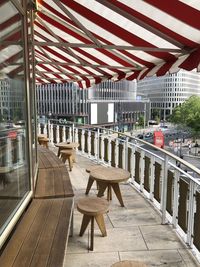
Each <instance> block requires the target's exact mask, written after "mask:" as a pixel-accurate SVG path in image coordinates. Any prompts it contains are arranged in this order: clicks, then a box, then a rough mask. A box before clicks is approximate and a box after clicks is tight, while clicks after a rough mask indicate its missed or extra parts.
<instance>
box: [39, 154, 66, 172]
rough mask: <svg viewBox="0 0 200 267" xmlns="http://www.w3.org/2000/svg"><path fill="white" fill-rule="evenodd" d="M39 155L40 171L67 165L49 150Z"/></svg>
mask: <svg viewBox="0 0 200 267" xmlns="http://www.w3.org/2000/svg"><path fill="white" fill-rule="evenodd" d="M47 150H48V149H47ZM38 155H39V169H41V168H58V167H61V166H65V164H64V163H63V162H62V161H61V160H60V159H59V158H58V157H57V156H56V155H55V154H54V153H53V152H52V151H50V150H48V151H47V152H45V153H43V152H41V151H38Z"/></svg>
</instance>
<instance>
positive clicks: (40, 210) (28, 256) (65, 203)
mask: <svg viewBox="0 0 200 267" xmlns="http://www.w3.org/2000/svg"><path fill="white" fill-rule="evenodd" d="M72 211H73V198H58V199H34V200H33V201H32V202H31V204H30V206H29V207H28V209H27V211H26V212H25V213H24V216H23V217H22V219H21V221H20V222H19V223H18V225H17V226H16V229H15V231H14V232H13V235H12V236H11V239H10V240H9V241H8V243H7V244H6V246H5V249H4V250H3V252H2V255H1V257H0V266H2V267H11V266H13V267H14V266H15V267H47V266H48V267H55V266H56V267H58V266H62V265H63V259H64V252H65V249H66V244H67V240H68V235H69V232H70V222H71V218H72Z"/></svg>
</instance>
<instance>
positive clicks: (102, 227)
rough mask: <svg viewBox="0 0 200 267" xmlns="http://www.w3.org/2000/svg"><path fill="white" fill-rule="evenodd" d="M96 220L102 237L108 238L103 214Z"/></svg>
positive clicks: (97, 216)
mask: <svg viewBox="0 0 200 267" xmlns="http://www.w3.org/2000/svg"><path fill="white" fill-rule="evenodd" d="M95 220H96V222H97V224H98V226H99V229H100V231H101V233H102V236H107V233H106V226H105V222H104V217H103V214H99V215H96V216H95Z"/></svg>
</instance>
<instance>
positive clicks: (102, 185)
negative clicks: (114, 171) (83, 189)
mask: <svg viewBox="0 0 200 267" xmlns="http://www.w3.org/2000/svg"><path fill="white" fill-rule="evenodd" d="M98 184H99V192H98V194H97V196H98V197H102V196H103V195H104V192H105V190H106V188H107V187H108V184H107V183H101V182H98Z"/></svg>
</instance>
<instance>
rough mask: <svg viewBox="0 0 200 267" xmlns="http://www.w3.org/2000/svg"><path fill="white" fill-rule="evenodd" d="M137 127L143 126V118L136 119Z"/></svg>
mask: <svg viewBox="0 0 200 267" xmlns="http://www.w3.org/2000/svg"><path fill="white" fill-rule="evenodd" d="M138 124H139V126H144V116H140V117H139V119H138Z"/></svg>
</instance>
